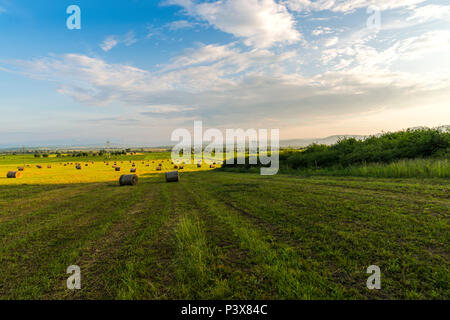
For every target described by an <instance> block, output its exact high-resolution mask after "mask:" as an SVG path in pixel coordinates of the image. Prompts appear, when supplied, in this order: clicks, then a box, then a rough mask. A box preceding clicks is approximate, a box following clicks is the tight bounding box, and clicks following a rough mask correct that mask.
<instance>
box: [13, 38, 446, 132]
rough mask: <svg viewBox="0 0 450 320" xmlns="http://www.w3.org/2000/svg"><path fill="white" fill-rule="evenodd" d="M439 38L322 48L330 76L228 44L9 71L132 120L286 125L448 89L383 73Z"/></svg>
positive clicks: (54, 61)
mask: <svg viewBox="0 0 450 320" xmlns="http://www.w3.org/2000/svg"><path fill="white" fill-rule="evenodd" d="M442 36H443V34H434V35H433V36H431V35H427V36H426V37H425V35H424V38H423V39H422V38H420V37H418V38H416V39H414V40H408V41H403V42H400V43H399V44H398V45H396V46H395V50H393V51H394V53H392V50H391V51H389V50H387V52H381V53H378V52H377V51H376V50H374V49H371V48H370V47H368V46H362V45H361V46H360V47H358V48H348V49H340V48H338V49H329V51H330V52H329V54H330V55H332V52H334V55H335V58H334V59H336V63H335V67H334V70H335V71H328V72H325V73H321V74H317V75H314V76H309V77H305V76H302V75H301V74H299V73H292V72H289V69H288V68H284V67H283V66H284V65H285V64H289V63H291V62H292V61H294V62H295V61H296V59H297V56H296V54H295V53H294V52H285V53H283V54H274V53H273V52H272V51H269V50H267V49H250V50H246V51H245V50H242V49H239V48H238V47H237V46H235V45H233V44H229V45H204V46H201V47H199V48H197V49H191V50H188V51H186V52H185V53H184V54H182V55H180V56H178V57H175V58H174V59H173V60H172V61H171V63H170V64H168V65H163V66H161V67H160V70H159V71H157V72H153V73H150V72H148V71H146V70H143V69H140V68H136V67H133V66H129V65H123V64H110V63H107V62H105V61H103V60H101V59H98V58H92V57H87V56H84V55H76V54H68V55H64V56H60V57H48V58H47V59H37V60H31V61H17V62H15V65H16V66H17V69H16V72H22V73H24V74H27V75H28V76H30V77H33V78H39V79H45V80H49V81H53V82H55V83H57V84H58V86H59V89H58V91H59V92H60V93H61V94H64V95H68V96H70V97H73V98H74V99H76V100H78V101H80V102H82V103H84V104H86V105H105V106H106V105H109V104H120V105H123V106H124V107H126V108H131V109H130V110H134V111H135V112H134V114H135V115H136V114H137V117H138V118H139V115H140V116H141V117H149V118H155V117H158V118H161V117H163V118H168V119H170V120H171V121H172V122H171V123H173V125H176V123H178V121H181V122H182V121H188V120H189V121H190V120H192V119H205V120H208V123H209V124H211V125H223V126H225V125H229V126H234V125H237V124H242V123H245V124H246V125H251V124H255V125H260V124H261V125H262V123H264V121H266V120H264V119H273V118H276V119H278V120H279V121H281V123H283V125H288V123H290V122H291V121H297V122H298V123H301V122H303V123H304V122H305V121H308V120H309V121H311V119H314V117H319V116H325V115H328V114H333V115H337V114H339V115H345V114H353V115H355V114H361V113H364V112H367V111H369V110H375V109H376V108H379V107H380V106H381V105H383V106H390V107H392V108H397V107H398V106H399V105H404V104H408V103H409V102H414V103H417V101H419V100H420V99H426V97H427V96H429V95H433V94H436V90H441V91H442V92H450V91H448V89H449V88H450V79H448V76H447V78H446V77H445V76H442V75H441V76H440V77H439V76H435V77H431V78H426V77H424V76H422V75H411V74H409V73H405V72H399V71H397V72H393V71H390V70H389V69H388V68H386V66H388V65H389V63H388V62H390V61H394V59H398V58H397V56H396V55H400V56H404V57H406V58H408V57H407V55H410V54H413V53H414V54H419V53H420V52H421V49H420V48H419V44H422V49H423V48H424V47H425V48H427V47H428V48H431V47H432V45H433V44H434V43H435V41H436V39H438V38H439V37H442ZM425 38H427V39H428V40H425ZM433 39H434V40H433ZM380 54H381V56H380ZM331 60H333V59H331ZM330 70H332V69H330ZM433 90H434V91H433ZM446 90H447V91H446ZM441 91H439V92H441ZM447 95H448V94H447ZM419 98H420V99H419ZM130 112H131V111H130ZM141 120H142V119H141Z"/></svg>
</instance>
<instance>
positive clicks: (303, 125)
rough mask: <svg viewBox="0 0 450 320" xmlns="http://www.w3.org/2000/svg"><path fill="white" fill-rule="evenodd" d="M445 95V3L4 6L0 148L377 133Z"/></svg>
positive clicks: (11, 0) (292, 0)
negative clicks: (224, 133)
mask: <svg viewBox="0 0 450 320" xmlns="http://www.w3.org/2000/svg"><path fill="white" fill-rule="evenodd" d="M74 4H75V5H78V6H79V7H80V9H81V29H80V30H76V29H75V30H69V29H68V28H67V26H66V20H67V18H68V17H69V14H67V13H66V9H67V7H68V6H69V5H74ZM449 101H450V3H449V1H448V0H442V1H440V0H439V1H423V0H395V1H394V0H316V1H314V0H220V1H219V0H208V1H206V0H204V1H200V0H128V1H125V0H121V1H119V0H110V1H89V0H83V1H76V0H71V1H65V0H58V1H55V0H40V1H26V0H0V111H1V115H2V116H1V117H0V146H13V145H22V144H27V145H36V144H41V145H51V144H71V145H73V144H87V143H103V142H104V141H106V140H107V139H109V140H111V142H112V143H121V144H136V145H137V144H139V145H158V144H164V143H167V142H168V141H169V140H170V134H171V132H172V130H173V129H175V128H180V127H185V128H192V126H193V121H194V120H203V123H204V127H215V128H219V129H225V128H244V129H245V128H268V129H270V128H279V129H280V136H281V138H282V139H290V138H311V137H325V136H328V135H333V134H374V133H378V132H381V131H391V130H397V129H402V128H407V127H414V126H422V125H424V126H439V125H444V124H450V121H449V120H450V102H449Z"/></svg>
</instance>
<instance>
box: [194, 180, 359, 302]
mask: <svg viewBox="0 0 450 320" xmlns="http://www.w3.org/2000/svg"><path fill="white" fill-rule="evenodd" d="M205 180H206V179H203V180H202V182H203V183H207V182H208V181H207V180H206V181H205ZM199 189H200V190H199V191H201V192H200V193H201V194H202V197H201V198H200V197H199V196H198V195H195V196H197V198H198V203H200V204H202V206H203V210H205V211H207V212H208V213H209V214H213V215H215V216H216V218H217V219H218V220H219V221H221V222H222V223H225V224H227V225H228V226H229V227H230V228H231V230H232V231H233V234H234V235H236V236H237V237H238V239H239V246H240V248H241V249H243V250H245V251H247V252H248V254H249V257H250V259H251V262H252V263H253V267H252V269H251V273H254V274H257V275H258V276H259V277H260V278H261V279H262V281H261V283H260V285H261V292H263V293H269V296H271V298H280V299H313V298H323V297H330V298H341V297H343V296H344V295H345V294H354V293H353V292H352V293H346V292H345V288H342V287H341V286H339V285H333V284H330V283H328V282H327V281H326V277H324V276H323V275H322V274H321V272H320V271H318V270H315V268H314V266H313V267H311V265H310V264H309V263H307V262H306V261H305V260H304V259H303V258H302V257H301V256H299V255H298V254H297V253H296V251H295V249H294V248H292V247H290V246H288V245H286V244H285V243H282V242H274V241H273V239H272V238H270V237H267V235H266V234H265V233H264V232H263V231H262V230H261V229H260V228H258V227H257V226H255V225H254V224H253V223H252V221H249V219H248V218H246V217H244V216H242V215H241V214H240V213H239V212H236V211H234V210H233V211H231V210H230V208H229V207H227V206H226V205H224V204H223V203H222V201H221V200H220V199H217V197H216V195H215V194H214V193H213V192H212V191H211V187H206V186H204V184H203V185H202V186H201V187H200V188H199ZM206 199H207V201H205V200H206ZM201 200H203V201H201ZM258 298H259V297H258ZM258 298H257V299H258Z"/></svg>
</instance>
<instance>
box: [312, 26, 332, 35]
mask: <svg viewBox="0 0 450 320" xmlns="http://www.w3.org/2000/svg"><path fill="white" fill-rule="evenodd" d="M331 33H334V31H333V29H331V28H329V27H317V28H316V29H314V30H313V31H312V32H311V34H312V35H313V36H320V35H322V34H331Z"/></svg>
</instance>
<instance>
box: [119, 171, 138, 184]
mask: <svg viewBox="0 0 450 320" xmlns="http://www.w3.org/2000/svg"><path fill="white" fill-rule="evenodd" d="M137 183H138V176H137V175H135V174H124V175H121V176H120V179H119V184H120V185H121V186H135V185H137Z"/></svg>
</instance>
